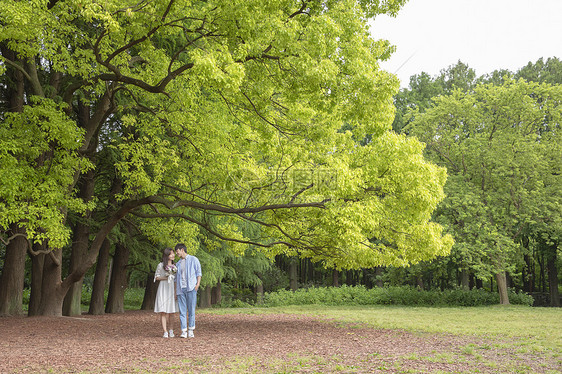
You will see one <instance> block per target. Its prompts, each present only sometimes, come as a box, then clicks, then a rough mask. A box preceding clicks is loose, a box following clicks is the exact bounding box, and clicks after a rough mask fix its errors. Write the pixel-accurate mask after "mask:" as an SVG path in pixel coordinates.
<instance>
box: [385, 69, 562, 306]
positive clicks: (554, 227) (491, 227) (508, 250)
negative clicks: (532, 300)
mask: <svg viewBox="0 0 562 374" xmlns="http://www.w3.org/2000/svg"><path fill="white" fill-rule="evenodd" d="M396 102H397V108H398V114H397V116H396V118H395V121H394V124H393V127H394V129H395V131H397V132H401V133H406V134H408V135H410V136H416V137H418V138H419V139H420V140H422V141H423V142H425V143H426V145H427V147H426V152H425V154H426V157H428V158H429V159H430V160H432V161H433V162H434V163H436V164H438V165H441V166H443V167H446V168H447V173H448V179H447V183H446V185H445V192H446V195H447V197H446V198H445V200H444V201H443V202H442V203H441V204H440V205H439V207H438V209H437V210H436V212H435V219H436V220H437V221H438V222H440V223H442V224H443V225H444V226H445V227H447V231H448V232H449V233H450V234H451V235H452V236H453V237H454V238H455V245H454V246H453V250H452V252H451V254H450V255H449V256H448V257H447V258H446V259H445V260H444V261H441V263H442V265H443V266H448V267H453V268H456V269H458V270H459V271H460V273H461V274H462V276H461V280H460V283H461V285H462V286H464V287H468V285H469V280H470V278H471V277H476V278H477V279H488V278H490V277H495V278H496V280H497V284H498V287H499V289H500V296H501V297H502V298H504V299H505V298H506V297H507V294H506V285H507V284H506V277H507V279H510V280H511V282H510V283H511V284H512V285H513V286H517V287H518V288H519V289H521V290H524V291H527V292H535V291H546V289H548V291H549V293H550V300H551V305H554V306H560V296H559V293H558V292H559V291H558V279H559V270H558V269H559V266H558V262H559V260H558V254H559V252H560V250H561V244H562V131H561V127H560V126H561V123H562V104H561V103H562V62H561V61H560V60H559V59H557V58H549V59H547V60H546V61H545V60H543V59H540V60H538V61H537V62H535V63H529V64H528V65H527V66H525V67H522V68H521V69H519V70H518V71H517V72H516V73H513V72H509V71H506V70H499V71H495V72H493V73H491V74H487V75H484V76H481V77H478V78H477V77H476V74H475V73H474V71H473V70H472V69H470V68H469V67H468V66H467V65H465V64H463V63H461V62H459V63H458V64H456V65H454V66H451V67H449V68H448V69H446V70H443V71H442V73H441V74H440V75H439V76H437V77H434V78H431V77H429V76H428V75H427V74H424V73H422V74H420V75H417V76H413V77H412V78H411V81H410V87H409V89H407V90H403V91H401V92H400V93H399V94H398V95H397V97H396ZM539 280H541V281H539ZM546 285H547V287H545V286H546Z"/></svg>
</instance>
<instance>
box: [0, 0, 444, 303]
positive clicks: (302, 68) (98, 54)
mask: <svg viewBox="0 0 562 374" xmlns="http://www.w3.org/2000/svg"><path fill="white" fill-rule="evenodd" d="M403 3H404V1H403V0H396V1H391V0H387V1H383V2H381V1H363V0H362V1H356V0H343V1H293V0H277V1H268V2H263V1H248V0H243V1H185V0H177V1H176V0H155V1H140V2H138V1H134V2H130V1H122V0H119V1H116V0H115V1H114V0H110V1H104V2H101V3H100V2H96V1H88V0H86V1H84V0H69V1H56V0H55V1H52V0H51V1H47V0H34V1H28V2H2V3H1V4H0V25H1V26H0V46H1V48H2V49H1V50H2V55H1V58H0V71H1V72H2V73H3V78H2V98H3V99H2V103H1V104H2V107H3V109H2V114H1V116H2V122H1V124H0V126H1V127H0V132H1V133H2V135H3V136H2V143H1V146H0V159H1V162H0V175H1V176H2V179H3V183H2V187H1V189H0V206H1V209H2V214H1V218H0V219H1V221H0V230H1V232H2V233H3V235H2V237H3V239H4V242H6V243H8V242H9V240H8V239H9V238H10V237H11V236H10V235H11V234H10V233H11V232H13V230H12V229H13V228H18V229H20V230H23V234H21V233H20V234H18V235H24V236H25V238H26V239H28V240H29V241H30V243H31V242H42V243H47V249H48V250H52V249H56V248H60V247H62V246H63V245H65V244H67V243H69V242H70V241H71V236H72V235H75V234H73V233H72V228H73V227H74V226H73V225H71V224H70V221H69V217H71V216H72V215H73V214H74V215H76V214H77V215H78V216H80V215H82V216H83V217H87V219H89V220H90V226H89V227H91V228H92V229H95V230H99V231H97V232H92V233H91V238H92V239H91V241H90V245H89V251H88V253H87V255H86V257H84V259H83V261H82V262H81V264H80V266H77V267H76V268H75V269H74V270H72V271H71V273H70V274H69V276H68V278H67V279H66V280H65V281H64V282H63V284H62V287H63V288H65V287H68V286H69V285H70V284H71V283H72V282H74V281H77V280H78V279H80V278H81V277H82V276H83V275H84V273H85V272H86V271H87V269H88V268H89V267H90V266H91V265H92V264H93V263H94V262H95V259H96V256H97V253H98V251H99V248H100V247H101V244H102V242H103V239H104V238H105V237H106V236H107V235H108V234H109V233H110V231H111V229H112V228H113V227H115V225H116V223H117V222H118V221H119V220H121V219H122V218H123V217H125V216H127V215H131V214H132V215H134V216H136V217H137V219H135V222H137V223H135V225H136V227H137V228H138V229H140V230H141V231H142V232H143V233H144V234H145V235H146V236H147V237H149V238H151V239H152V240H153V241H161V242H168V243H169V242H170V241H172V240H178V241H179V240H181V241H184V242H187V243H193V245H194V246H195V245H196V244H195V243H197V240H195V238H196V237H198V235H199V232H200V230H201V229H203V230H205V231H207V233H208V234H209V236H208V237H209V238H211V239H208V240H207V241H208V242H207V243H206V245H207V247H208V248H210V249H212V247H213V244H212V241H230V242H231V243H233V244H232V245H231V246H229V248H230V249H231V250H233V251H235V252H236V251H238V252H239V253H243V251H244V249H245V248H246V247H247V246H248V245H252V246H255V247H256V248H261V249H262V251H263V252H264V253H266V254H267V255H270V256H272V255H275V254H278V253H287V254H290V255H299V256H302V257H309V258H311V259H313V260H314V261H321V262H323V263H324V264H325V265H326V266H330V267H338V268H359V267H365V266H366V267H371V266H376V265H380V264H395V265H406V264H409V263H415V262H418V261H420V260H423V259H429V258H432V257H434V256H436V255H442V254H446V253H447V252H448V251H449V249H450V247H451V245H452V240H451V238H450V236H447V235H445V236H444V235H443V234H442V232H441V231H442V229H441V227H440V226H439V225H438V224H436V223H433V222H431V214H432V211H433V210H434V208H435V207H436V205H437V204H438V203H439V201H440V200H441V199H443V197H444V195H443V184H444V183H445V170H444V169H443V168H440V167H437V166H435V165H433V164H431V163H429V162H427V161H425V160H424V158H423V155H422V150H423V145H422V144H421V143H420V142H418V141H417V140H415V139H408V138H406V137H404V136H401V135H397V134H394V133H392V132H391V131H390V124H391V122H392V119H393V114H394V109H393V103H392V95H393V94H394V93H395V92H396V90H397V88H398V81H397V79H396V78H395V77H394V76H393V75H391V74H389V73H387V72H385V71H383V70H381V69H380V67H379V61H380V60H381V59H382V58H385V57H386V56H387V54H388V50H389V44H388V42H387V41H384V40H378V41H375V40H373V39H371V38H370V36H369V33H368V28H367V23H366V22H367V18H368V17H372V16H374V15H376V14H379V13H381V12H388V13H390V14H394V13H396V11H397V9H398V8H399V7H400V6H401V5H402V4H403ZM367 135H368V136H369V137H370V139H371V141H369V142H367V143H366V144H360V141H361V140H362V139H364V138H365V137H366V136H367ZM109 150H110V152H109ZM108 154H111V157H108V156H107V155H108ZM88 170H95V176H94V181H93V182H92V183H94V184H95V188H93V189H92V190H91V191H92V192H91V193H90V194H89V196H86V195H87V194H86V195H83V194H82V195H81V194H79V188H80V186H81V184H82V183H86V180H85V176H86V174H87V172H88ZM108 174H111V175H114V182H118V183H117V185H113V186H112V185H111V183H105V182H103V180H104V179H103V178H104V175H108ZM115 186H117V187H118V188H117V187H116V188H115V189H112V188H113V187H115ZM113 195H114V196H115V204H113V205H107V198H108V196H113ZM102 206H103V207H105V208H107V210H106V211H102V212H100V213H102V214H96V215H91V214H90V213H88V212H92V211H94V210H96V209H98V210H99V208H100V207H102ZM105 208H104V209H105ZM104 212H105V213H104ZM92 220H93V221H92ZM248 227H254V228H253V229H248ZM257 227H259V229H257ZM10 230H12V231H10ZM249 233H254V234H255V235H250V234H249ZM76 241H77V238H73V239H72V242H76ZM29 249H30V250H31V246H30V247H29ZM51 260H52V261H54V264H55V265H56V264H59V265H60V261H59V260H57V259H56V258H55V257H53V258H52V259H51ZM53 284H56V282H55V283H53ZM64 291H65V290H61V292H64Z"/></svg>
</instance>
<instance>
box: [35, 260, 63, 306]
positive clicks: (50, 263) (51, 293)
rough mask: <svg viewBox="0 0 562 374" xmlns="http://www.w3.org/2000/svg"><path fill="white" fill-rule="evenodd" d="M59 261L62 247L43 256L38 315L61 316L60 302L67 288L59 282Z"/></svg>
mask: <svg viewBox="0 0 562 374" xmlns="http://www.w3.org/2000/svg"><path fill="white" fill-rule="evenodd" d="M61 262H62V249H56V250H53V251H51V253H49V255H47V256H45V263H44V265H43V284H42V285H41V303H40V305H39V313H38V314H39V315H42V316H62V302H63V299H64V295H66V291H67V290H68V288H63V287H62V284H61Z"/></svg>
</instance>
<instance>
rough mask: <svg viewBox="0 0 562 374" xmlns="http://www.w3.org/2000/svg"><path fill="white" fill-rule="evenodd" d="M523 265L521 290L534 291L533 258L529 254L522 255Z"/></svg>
mask: <svg viewBox="0 0 562 374" xmlns="http://www.w3.org/2000/svg"><path fill="white" fill-rule="evenodd" d="M524 259H525V266H523V272H522V276H523V290H525V291H526V292H535V269H534V265H533V258H532V257H531V256H529V255H525V256H524Z"/></svg>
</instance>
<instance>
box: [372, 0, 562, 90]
mask: <svg viewBox="0 0 562 374" xmlns="http://www.w3.org/2000/svg"><path fill="white" fill-rule="evenodd" d="M370 26H371V27H370V30H371V34H372V36H373V38H374V39H387V40H389V41H390V43H391V44H393V45H395V46H396V52H394V54H393V55H392V57H391V58H390V59H389V60H388V61H385V62H382V63H381V67H382V68H383V69H384V70H387V71H389V72H391V73H394V74H396V75H397V76H398V78H399V79H400V86H401V87H407V86H408V84H409V81H410V76H412V75H414V74H419V73H421V72H422V71H424V72H426V73H428V74H429V75H430V76H432V77H434V76H436V75H438V74H439V72H440V71H441V70H442V69H446V68H448V67H449V66H451V65H455V64H456V63H457V62H458V61H459V60H460V61H462V62H463V63H465V64H467V65H468V67H469V68H472V69H474V70H475V71H476V75H477V76H480V75H483V74H487V73H491V72H492V71H494V70H496V69H508V70H511V71H513V72H515V71H517V70H518V69H520V68H521V67H523V66H525V65H527V63H528V62H529V61H532V62H533V63H534V62H536V61H537V60H538V59H539V58H540V57H543V58H544V59H545V60H546V59H547V58H548V57H558V58H559V59H562V0H409V1H408V2H407V3H406V5H405V6H404V7H403V8H402V9H401V10H400V12H399V13H398V15H397V16H396V17H395V18H393V17H389V16H386V15H380V16H378V17H377V18H376V19H375V20H374V21H371V23H370Z"/></svg>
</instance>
